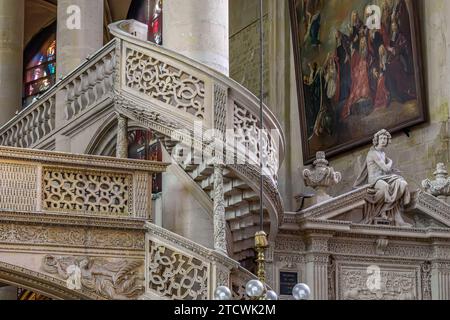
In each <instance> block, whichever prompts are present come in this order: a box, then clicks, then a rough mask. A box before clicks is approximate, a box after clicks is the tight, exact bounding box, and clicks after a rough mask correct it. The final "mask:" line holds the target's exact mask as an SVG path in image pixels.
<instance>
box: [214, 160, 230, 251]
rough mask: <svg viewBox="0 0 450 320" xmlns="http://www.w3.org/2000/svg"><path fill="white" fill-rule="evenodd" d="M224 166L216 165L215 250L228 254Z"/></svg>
mask: <svg viewBox="0 0 450 320" xmlns="http://www.w3.org/2000/svg"><path fill="white" fill-rule="evenodd" d="M223 169H224V166H223V165H222V164H215V165H214V249H215V250H217V251H220V252H221V253H223V254H225V255H228V253H227V239H226V223H227V222H226V220H225V198H224V194H223Z"/></svg>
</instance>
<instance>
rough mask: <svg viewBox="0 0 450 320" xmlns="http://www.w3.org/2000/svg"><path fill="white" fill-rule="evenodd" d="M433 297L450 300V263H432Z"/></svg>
mask: <svg viewBox="0 0 450 320" xmlns="http://www.w3.org/2000/svg"><path fill="white" fill-rule="evenodd" d="M431 298H432V299H433V300H450V263H448V262H433V263H432V265H431Z"/></svg>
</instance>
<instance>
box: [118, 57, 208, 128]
mask: <svg viewBox="0 0 450 320" xmlns="http://www.w3.org/2000/svg"><path fill="white" fill-rule="evenodd" d="M125 64H126V65H125V77H126V83H125V85H126V87H128V88H130V89H133V90H136V91H138V92H141V93H143V94H145V95H147V96H149V97H151V98H153V99H156V100H158V101H161V102H162V103H164V104H167V105H170V106H172V107H174V108H176V109H178V110H182V111H184V112H187V113H189V114H191V115H193V116H195V117H197V118H200V119H204V118H205V83H204V81H202V80H200V79H198V78H197V77H195V76H193V75H191V74H189V73H188V72H186V71H183V70H180V69H178V68H176V67H174V66H172V65H170V64H168V63H166V62H163V61H160V60H158V59H156V58H153V57H150V56H148V55H146V54H144V53H142V52H138V51H136V50H133V49H127V53H126V62H125Z"/></svg>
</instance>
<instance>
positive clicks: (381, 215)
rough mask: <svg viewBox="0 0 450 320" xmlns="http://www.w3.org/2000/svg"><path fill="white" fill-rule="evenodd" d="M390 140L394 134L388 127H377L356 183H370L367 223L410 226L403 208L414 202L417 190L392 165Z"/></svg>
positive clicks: (366, 209) (364, 220)
mask: <svg viewBox="0 0 450 320" xmlns="http://www.w3.org/2000/svg"><path fill="white" fill-rule="evenodd" d="M390 142H391V135H390V133H389V132H388V131H386V130H385V129H383V130H380V131H378V132H377V133H376V134H375V135H374V138H373V146H372V147H371V148H370V151H369V153H368V154H367V157H366V161H365V162H364V163H363V165H362V170H361V172H360V174H359V176H358V178H357V180H356V182H355V184H354V187H355V188H357V187H361V186H364V185H367V184H369V190H368V194H367V197H366V201H367V203H368V205H367V206H366V208H365V217H364V219H363V223H365V224H387V225H395V226H400V227H411V224H409V223H406V222H405V221H404V220H403V217H402V213H403V211H404V209H406V208H407V207H410V206H412V205H413V204H414V203H415V200H416V198H417V191H413V192H411V191H410V190H409V187H408V183H407V182H406V180H405V179H404V178H403V177H402V176H400V175H399V174H398V173H399V171H398V170H396V169H394V168H393V163H392V160H391V159H389V158H388V157H387V156H386V154H385V148H386V147H387V146H388V145H389V143H390Z"/></svg>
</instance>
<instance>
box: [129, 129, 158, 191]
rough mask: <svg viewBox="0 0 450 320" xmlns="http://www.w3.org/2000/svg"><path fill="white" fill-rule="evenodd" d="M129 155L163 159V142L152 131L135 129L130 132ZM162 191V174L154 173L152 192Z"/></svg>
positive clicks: (153, 159) (155, 159)
mask: <svg viewBox="0 0 450 320" xmlns="http://www.w3.org/2000/svg"><path fill="white" fill-rule="evenodd" d="M128 156H129V158H131V159H138V160H150V161H162V149H161V143H160V142H159V141H158V140H157V139H156V138H155V137H154V135H153V133H152V132H151V131H147V130H133V131H131V132H129V134H128ZM161 191H162V174H161V173H158V174H155V175H153V181H152V193H154V194H156V193H160V192H161Z"/></svg>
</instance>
